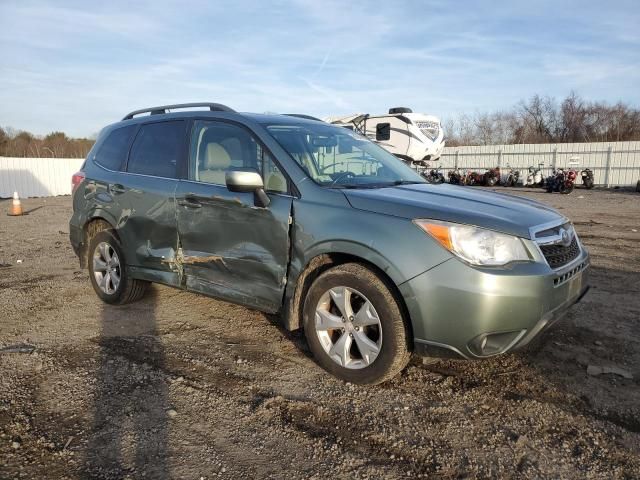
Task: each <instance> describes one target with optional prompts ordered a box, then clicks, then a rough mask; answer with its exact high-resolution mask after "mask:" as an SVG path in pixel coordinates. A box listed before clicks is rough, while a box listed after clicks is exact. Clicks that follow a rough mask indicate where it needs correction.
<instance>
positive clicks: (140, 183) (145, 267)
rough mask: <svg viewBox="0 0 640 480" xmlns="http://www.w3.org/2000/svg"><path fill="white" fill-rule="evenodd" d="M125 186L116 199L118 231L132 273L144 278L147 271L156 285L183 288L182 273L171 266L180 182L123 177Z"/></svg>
mask: <svg viewBox="0 0 640 480" xmlns="http://www.w3.org/2000/svg"><path fill="white" fill-rule="evenodd" d="M121 183H122V184H123V185H124V187H125V188H124V191H123V192H122V193H119V194H118V195H117V196H116V198H117V202H118V205H119V207H120V208H119V212H118V213H119V214H118V218H117V225H116V228H117V229H118V234H119V235H120V238H121V239H122V244H123V246H124V248H125V249H126V250H125V255H126V257H127V263H128V264H129V265H130V266H131V267H132V270H133V271H134V272H132V273H134V274H135V272H138V273H139V275H136V276H138V277H144V276H145V275H144V274H145V271H147V273H148V274H149V275H151V276H152V277H153V278H154V281H162V283H167V284H169V285H176V286H177V285H180V279H179V274H178V270H177V269H175V268H174V267H173V265H172V263H171V261H172V260H173V259H175V256H176V254H177V251H176V241H177V238H178V233H177V222H176V210H175V209H176V206H175V200H174V192H175V189H176V185H177V183H178V181H177V180H174V179H168V178H156V177H148V176H144V175H135V174H121ZM153 271H156V272H160V275H159V276H158V275H153V274H152V272H153ZM156 277H158V279H156Z"/></svg>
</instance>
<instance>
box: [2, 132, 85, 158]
mask: <svg viewBox="0 0 640 480" xmlns="http://www.w3.org/2000/svg"><path fill="white" fill-rule="evenodd" d="M93 143H94V140H91V139H88V138H69V137H67V135H66V134H64V133H62V132H52V133H50V134H49V135H46V136H44V137H39V136H36V135H33V134H31V133H29V132H24V131H14V130H13V129H10V128H8V129H3V128H0V157H42V158H52V157H53V158H84V157H86V156H87V153H89V150H90V149H91V147H92V146H93Z"/></svg>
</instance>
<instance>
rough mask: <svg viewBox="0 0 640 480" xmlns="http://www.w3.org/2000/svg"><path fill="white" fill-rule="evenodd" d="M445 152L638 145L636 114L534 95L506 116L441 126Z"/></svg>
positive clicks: (574, 98) (639, 115)
mask: <svg viewBox="0 0 640 480" xmlns="http://www.w3.org/2000/svg"><path fill="white" fill-rule="evenodd" d="M443 128H444V133H445V136H446V137H447V145H448V146H452V147H455V146H461V145H497V144H512V143H571V142H621V141H628V140H640V110H639V109H637V108H633V107H631V106H629V105H626V104H624V103H617V104H615V105H611V104H607V103H604V102H590V101H587V100H584V99H583V98H581V97H580V96H579V95H577V94H576V93H571V94H570V95H568V96H567V97H566V98H565V99H563V100H562V101H560V102H558V101H556V99H555V98H552V97H543V96H540V95H534V96H533V97H531V98H530V99H529V100H527V101H524V100H523V101H521V102H520V103H518V104H517V105H515V106H514V107H512V108H511V109H510V110H507V111H499V112H494V113H476V114H474V115H466V114H464V115H460V116H459V117H458V118H454V119H450V120H448V121H446V122H444V125H443Z"/></svg>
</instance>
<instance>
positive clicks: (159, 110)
mask: <svg viewBox="0 0 640 480" xmlns="http://www.w3.org/2000/svg"><path fill="white" fill-rule="evenodd" d="M191 107H209V110H211V111H212V112H235V110H233V109H232V108H229V107H227V106H226V105H223V104H221V103H177V104H175V105H162V106H160V107H151V108H143V109H141V110H134V111H133V112H131V113H128V114H127V115H125V116H124V118H123V119H122V120H131V119H132V118H133V117H134V116H136V115H140V114H141V113H150V114H151V115H162V114H164V113H167V110H174V109H176V108H191Z"/></svg>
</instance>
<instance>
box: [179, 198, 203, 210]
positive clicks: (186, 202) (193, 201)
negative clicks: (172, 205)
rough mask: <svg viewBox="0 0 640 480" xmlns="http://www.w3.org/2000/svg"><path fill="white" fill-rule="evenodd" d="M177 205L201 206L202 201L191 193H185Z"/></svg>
mask: <svg viewBox="0 0 640 480" xmlns="http://www.w3.org/2000/svg"><path fill="white" fill-rule="evenodd" d="M178 205H180V206H182V207H187V208H201V207H202V203H200V200H198V199H197V198H196V197H195V196H193V195H186V196H185V197H184V198H182V199H180V200H178Z"/></svg>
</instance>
